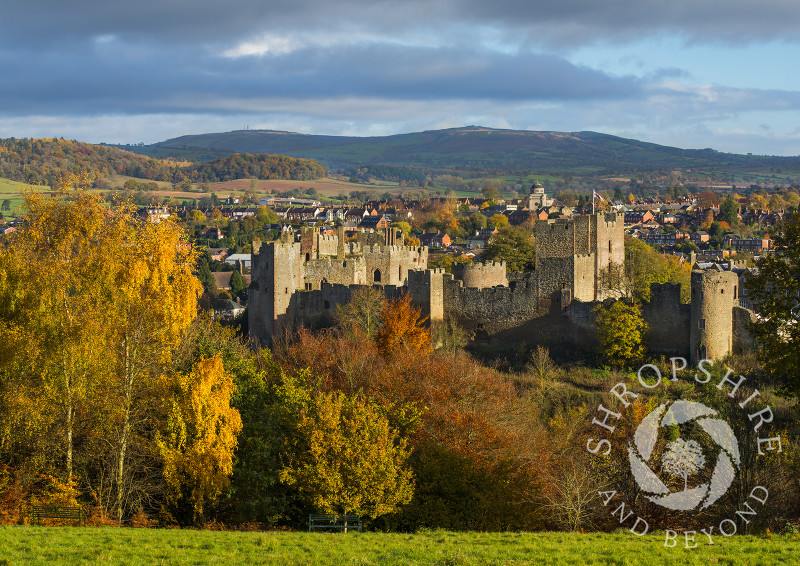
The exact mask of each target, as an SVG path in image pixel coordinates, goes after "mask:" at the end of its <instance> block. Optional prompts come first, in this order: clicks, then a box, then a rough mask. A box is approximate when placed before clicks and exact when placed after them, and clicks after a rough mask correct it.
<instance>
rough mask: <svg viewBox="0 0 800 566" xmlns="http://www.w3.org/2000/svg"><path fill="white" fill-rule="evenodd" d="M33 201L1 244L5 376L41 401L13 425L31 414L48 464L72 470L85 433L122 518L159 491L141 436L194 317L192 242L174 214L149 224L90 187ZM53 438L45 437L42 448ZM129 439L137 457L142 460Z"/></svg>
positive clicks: (109, 501)
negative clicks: (140, 498)
mask: <svg viewBox="0 0 800 566" xmlns="http://www.w3.org/2000/svg"><path fill="white" fill-rule="evenodd" d="M67 189H68V187H66V186H65V190H67ZM26 208H27V210H28V213H27V214H26V217H25V219H26V222H25V224H24V225H23V226H22V227H21V228H20V229H19V230H18V231H17V232H15V233H13V234H12V235H11V237H10V238H9V245H8V247H7V248H6V249H5V250H3V252H2V253H1V254H0V280H2V282H3V283H2V284H0V311H2V319H3V320H4V321H5V322H6V324H4V325H2V327H0V359H2V361H3V363H2V364H1V365H0V385H2V387H3V388H4V389H5V388H12V389H13V390H15V391H17V393H16V394H15V395H14V398H15V399H16V400H17V401H19V402H20V403H22V404H23V405H24V404H25V403H26V402H27V403H33V404H35V406H37V410H36V412H35V413H31V414H29V415H27V416H26V419H25V420H23V421H16V422H11V423H8V425H9V426H10V427H16V426H24V427H30V426H33V425H34V421H35V426H36V427H39V428H40V430H48V431H51V432H52V433H54V434H55V435H56V436H55V438H57V439H59V441H58V442H55V444H54V445H51V446H50V447H49V448H47V450H48V454H54V455H55V457H53V456H51V458H52V460H51V462H50V463H49V464H48V465H49V466H51V468H50V469H58V470H59V471H61V472H63V473H64V475H65V476H66V478H67V480H69V478H70V476H72V475H73V473H74V472H75V467H74V463H75V456H76V454H75V446H76V442H75V435H76V434H81V435H83V436H82V441H81V443H80V444H81V445H82V446H83V447H84V450H87V451H88V452H83V453H81V454H80V456H81V458H82V461H83V462H86V463H85V465H86V466H87V468H97V467H100V468H103V469H107V470H113V471H112V472H111V473H110V474H109V475H110V477H108V478H104V480H103V485H104V486H109V487H110V489H111V490H112V491H113V492H114V495H113V496H111V495H110V493H109V492H108V491H106V492H104V493H102V494H101V496H102V497H103V499H102V500H101V504H103V505H108V506H109V507H111V508H115V510H116V512H117V516H118V518H121V517H122V515H123V514H124V513H125V512H126V510H129V509H130V508H131V506H132V505H133V504H135V501H133V500H132V497H131V495H132V494H133V493H134V492H137V490H140V489H141V490H145V491H146V490H148V489H153V488H152V487H148V486H147V483H148V482H147V481H146V480H145V479H143V478H144V476H146V475H147V472H146V470H147V469H148V467H152V462H149V461H145V460H146V459H147V456H146V455H144V453H145V452H146V450H143V449H142V445H143V444H146V441H142V442H140V441H139V438H140V435H147V434H149V431H150V430H152V419H153V400H154V399H158V398H159V397H160V392H159V391H158V387H157V385H156V381H157V378H158V376H159V375H162V374H164V373H165V372H166V371H168V367H169V363H170V356H171V351H172V349H173V348H174V347H175V346H176V345H177V343H178V342H179V341H180V338H181V335H182V331H183V329H184V328H185V327H186V326H187V325H188V324H189V322H190V321H191V320H192V319H193V318H194V316H195V315H196V301H197V294H198V292H199V289H200V285H199V283H198V281H197V279H196V278H195V277H194V276H193V275H192V273H191V269H192V265H193V263H194V252H192V250H191V248H190V247H189V246H187V245H186V242H185V240H184V236H183V232H182V230H181V229H180V228H179V227H178V226H177V225H175V224H174V222H172V221H164V222H161V223H158V224H152V223H149V222H143V221H142V220H141V219H140V218H138V216H137V215H136V213H135V210H134V209H133V208H130V207H126V206H118V207H113V208H111V209H109V208H108V207H106V206H105V205H104V203H102V201H100V200H99V199H98V198H97V197H95V196H92V195H88V194H86V193H82V192H74V191H70V190H67V192H62V193H57V194H56V196H55V198H52V199H49V198H43V197H41V196H38V195H28V196H26ZM23 343H24V344H25V346H24V347H23V346H22V344H23ZM25 421H27V422H25ZM79 422H80V423H81V427H80V430H78V429H76V425H77V423H79ZM145 423H147V424H146V425H145ZM21 431H24V429H16V430H15V431H14V433H13V434H17V433H20V432H21ZM49 438H50V437H48V436H47V435H41V438H40V440H39V441H38V443H39V445H40V447H41V448H43V449H44V448H45V447H44V446H43V445H42V444H41V443H46V442H48V441H49ZM93 443H99V444H93ZM34 445H35V444H34ZM131 446H134V447H135V452H136V453H137V454H138V455H139V457H141V459H140V460H138V461H137V462H136V466H135V469H131V467H130V466H129V465H128V464H129V451H130V449H131ZM62 457H63V466H59V465H56V458H62ZM85 473H87V474H91V473H92V472H90V471H85ZM82 479H83V481H87V480H88V478H87V477H86V476H84V477H83V478H82ZM106 489H109V488H108V487H107V488H106ZM139 493H140V494H141V492H139ZM109 510H110V509H109Z"/></svg>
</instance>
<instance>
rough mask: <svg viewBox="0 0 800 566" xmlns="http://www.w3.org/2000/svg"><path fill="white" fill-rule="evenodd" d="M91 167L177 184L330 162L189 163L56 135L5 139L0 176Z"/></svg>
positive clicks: (51, 178) (314, 169)
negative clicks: (55, 136) (65, 138)
mask: <svg viewBox="0 0 800 566" xmlns="http://www.w3.org/2000/svg"><path fill="white" fill-rule="evenodd" d="M89 171H91V172H93V174H95V179H97V180H99V179H101V178H105V177H108V176H111V175H125V176H129V177H136V178H138V179H147V180H149V181H164V182H170V183H173V184H176V185H178V184H180V183H182V182H184V181H185V180H189V181H191V182H218V181H228V180H232V179H245V178H255V179H294V180H304V181H305V180H312V179H319V178H321V177H324V176H325V175H326V174H327V170H326V168H325V166H323V165H322V164H320V163H318V162H317V161H314V160H312V159H301V158H294V157H288V156H285V155H271V154H247V153H245V154H239V153H237V154H233V155H231V156H228V157H224V158H221V159H216V160H214V161H211V162H207V163H188V162H177V161H174V160H162V159H154V158H151V157H145V156H142V155H138V154H135V153H131V152H129V151H124V150H121V149H118V148H114V147H109V146H104V145H92V144H88V143H82V142H77V141H70V140H63V139H57V138H52V139H51V138H47V139H44V138H42V139H27V138H26V139H15V138H9V139H1V140H0V178H6V179H10V180H12V181H20V182H23V183H29V184H33V185H49V186H58V185H59V184H60V183H62V182H63V179H65V178H67V177H68V176H69V175H70V174H78V173H81V172H89ZM98 186H99V185H98Z"/></svg>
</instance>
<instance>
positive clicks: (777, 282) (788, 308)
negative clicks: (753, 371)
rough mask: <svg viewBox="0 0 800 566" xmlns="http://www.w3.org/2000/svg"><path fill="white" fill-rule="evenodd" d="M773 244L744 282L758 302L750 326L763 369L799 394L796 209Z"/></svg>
mask: <svg viewBox="0 0 800 566" xmlns="http://www.w3.org/2000/svg"><path fill="white" fill-rule="evenodd" d="M773 246H774V249H775V253H774V254H769V255H763V256H761V258H760V259H759V260H758V263H757V266H758V273H757V274H756V275H754V276H752V277H750V278H749V279H747V280H746V282H745V288H746V290H747V297H748V299H750V300H751V301H753V302H754V303H756V304H757V305H758V314H759V316H758V318H757V319H756V320H755V321H754V322H753V323H752V325H751V328H752V331H753V333H754V335H755V337H756V340H757V342H758V346H759V347H758V348H757V349H756V352H757V354H758V357H759V359H760V361H761V363H762V365H763V367H764V369H765V370H766V372H767V373H768V374H769V375H770V376H771V377H772V378H773V379H774V381H775V382H776V383H779V384H781V385H782V386H783V388H784V390H785V392H786V393H787V394H788V395H792V396H794V397H800V356H798V355H797V354H798V352H800V213H798V212H795V213H793V214H792V215H790V216H789V217H787V218H786V219H785V220H784V221H783V223H782V224H781V225H780V227H779V229H778V231H777V233H776V234H775V238H774V240H773Z"/></svg>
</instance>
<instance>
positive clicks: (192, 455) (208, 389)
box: [156, 355, 242, 523]
mask: <svg viewBox="0 0 800 566" xmlns="http://www.w3.org/2000/svg"><path fill="white" fill-rule="evenodd" d="M166 386H167V390H168V391H170V393H171V395H170V396H169V397H168V399H167V404H168V407H169V408H168V414H169V416H168V419H167V422H166V427H165V430H164V432H163V433H162V434H159V435H158V436H157V437H156V444H157V446H158V448H159V451H160V453H161V457H162V458H163V459H164V480H165V482H166V486H167V490H166V502H167V504H168V506H169V510H170V512H171V514H173V516H174V515H176V514H177V515H178V516H179V517H176V518H182V517H184V516H186V517H188V514H189V513H191V517H192V521H193V522H194V523H197V522H198V521H199V520H201V519H202V517H203V510H204V508H205V507H206V505H207V504H208V503H212V502H214V500H215V499H216V498H217V497H218V496H219V495H220V494H221V493H222V492H223V490H224V489H225V488H226V487H227V486H228V482H229V478H230V475H231V473H232V472H233V453H234V450H235V449H236V444H237V435H238V434H239V432H240V431H241V430H242V420H241V416H240V415H239V412H238V411H237V410H236V409H235V408H233V407H232V406H231V398H232V396H233V394H234V392H235V385H234V383H233V380H232V379H231V377H230V375H228V374H227V373H226V372H225V370H224V367H223V364H222V358H221V357H220V356H218V355H217V356H214V357H213V358H207V359H202V360H200V361H199V362H198V363H197V364H196V365H195V367H194V368H193V369H192V371H191V373H189V374H188V375H186V374H181V373H176V374H174V375H173V376H171V377H169V378H167V384H166ZM187 507H188V509H187Z"/></svg>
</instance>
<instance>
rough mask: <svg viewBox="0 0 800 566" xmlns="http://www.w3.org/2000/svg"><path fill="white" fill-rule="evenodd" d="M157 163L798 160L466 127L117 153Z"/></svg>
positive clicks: (796, 169)
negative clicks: (275, 158) (243, 159)
mask: <svg viewBox="0 0 800 566" xmlns="http://www.w3.org/2000/svg"><path fill="white" fill-rule="evenodd" d="M121 147H124V148H125V149H128V150H130V151H134V152H137V153H141V154H144V155H148V156H151V157H156V158H167V157H170V158H175V159H186V160H189V161H197V160H202V161H206V160H211V159H216V158H220V157H223V156H227V155H230V154H231V153H273V154H282V155H290V156H294V157H307V158H312V159H315V160H317V161H319V162H320V163H323V164H324V165H326V166H327V167H329V168H330V169H333V170H348V169H355V168H358V167H361V166H364V165H369V164H385V165H394V166H413V167H422V168H428V169H432V170H445V169H455V170H459V171H476V172H482V173H492V172H494V173H497V172H508V173H515V174H519V173H523V174H524V173H525V172H535V173H542V174H543V173H550V174H555V175H565V174H570V175H576V176H595V175H630V174H636V173H641V172H665V171H669V170H681V171H684V172H686V171H692V172H703V173H704V174H707V175H713V174H715V173H722V174H724V176H728V177H730V176H731V175H733V177H731V178H734V179H735V178H736V177H737V176H739V175H742V176H747V175H757V176H758V177H759V178H765V177H766V178H769V177H773V179H774V180H777V181H780V182H797V181H798V180H800V157H771V156H756V155H737V154H731V153H722V152H718V151H715V150H713V149H680V148H676V147H668V146H662V145H658V144H654V143H647V142H642V141H637V140H633V139H625V138H621V137H617V136H611V135H607V134H600V133H596V132H569V133H565V132H534V131H525V130H498V129H491V128H482V127H477V126H469V127H464V128H452V129H445V130H431V131H425V132H418V133H410V134H399V135H393V136H380V137H350V136H320V135H309V134H297V133H291V132H280V131H272V130H239V131H233V132H226V133H216V134H201V135H189V136H181V137H178V138H174V139H170V140H167V141H163V142H159V143H156V144H153V145H144V146H142V145H140V146H121Z"/></svg>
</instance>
